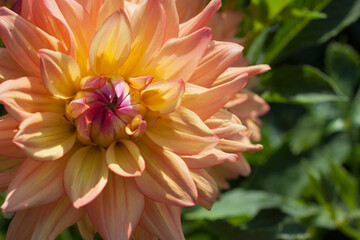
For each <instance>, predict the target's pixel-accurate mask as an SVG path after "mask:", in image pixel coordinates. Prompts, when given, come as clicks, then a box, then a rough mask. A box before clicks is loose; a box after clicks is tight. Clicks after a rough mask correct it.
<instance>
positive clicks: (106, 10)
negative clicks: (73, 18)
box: [96, 0, 124, 28]
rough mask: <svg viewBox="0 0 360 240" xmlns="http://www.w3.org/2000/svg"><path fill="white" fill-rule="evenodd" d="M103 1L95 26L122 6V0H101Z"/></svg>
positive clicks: (98, 25) (99, 24) (99, 25)
mask: <svg viewBox="0 0 360 240" xmlns="http://www.w3.org/2000/svg"><path fill="white" fill-rule="evenodd" d="M103 2H104V3H103V4H102V5H101V8H100V10H99V13H98V16H97V22H96V25H97V28H99V27H101V25H102V24H103V23H104V22H105V21H106V19H107V18H108V17H109V16H111V15H112V14H113V13H114V12H115V11H117V10H119V9H120V8H124V0H105V1H104V0H103Z"/></svg>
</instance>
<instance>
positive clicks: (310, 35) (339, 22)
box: [268, 0, 360, 62]
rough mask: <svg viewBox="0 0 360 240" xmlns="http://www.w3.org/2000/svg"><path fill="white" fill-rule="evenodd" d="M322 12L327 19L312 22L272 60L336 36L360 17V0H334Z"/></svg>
mask: <svg viewBox="0 0 360 240" xmlns="http://www.w3.org/2000/svg"><path fill="white" fill-rule="evenodd" d="M320 10H321V9H319V10H317V11H320ZM321 12H322V13H324V14H326V15H327V18H326V19H320V20H314V21H311V22H310V23H309V24H308V25H307V26H306V27H305V28H304V29H303V30H302V31H301V32H300V31H299V32H298V33H297V34H296V36H294V38H293V39H292V41H291V42H289V44H288V46H287V47H286V48H285V49H284V50H283V51H282V52H280V51H277V53H278V54H275V53H274V54H273V57H272V58H270V60H272V59H274V58H275V57H278V59H280V58H282V57H284V56H286V55H289V54H292V53H294V52H297V51H299V49H301V48H303V47H308V46H312V45H316V44H321V43H324V42H326V41H328V40H329V39H330V38H332V37H334V36H336V35H337V34H339V32H340V31H342V30H343V29H344V28H345V27H347V26H349V25H350V24H352V23H353V22H355V21H356V20H357V19H358V18H359V17H360V0H342V1H339V0H333V1H331V2H330V3H329V4H328V5H327V6H326V7H325V8H324V9H323V10H321ZM294 26H295V25H294ZM284 34H286V32H285V31H284V33H283V34H282V35H284ZM274 44H275V42H274ZM280 54H281V56H280ZM268 62H271V61H268Z"/></svg>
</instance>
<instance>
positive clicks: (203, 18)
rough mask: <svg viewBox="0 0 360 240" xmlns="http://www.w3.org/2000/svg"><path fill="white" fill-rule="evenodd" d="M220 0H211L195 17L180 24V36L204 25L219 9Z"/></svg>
mask: <svg viewBox="0 0 360 240" xmlns="http://www.w3.org/2000/svg"><path fill="white" fill-rule="evenodd" d="M220 7H221V0H212V1H210V3H209V4H208V5H207V6H206V8H205V9H204V10H203V11H202V12H200V13H199V14H198V15H196V16H195V17H193V18H191V19H190V20H188V21H186V22H185V23H182V24H180V36H186V35H189V34H191V33H193V32H195V31H197V30H198V29H200V28H202V27H205V26H206V24H207V22H208V21H209V20H210V19H211V18H212V17H213V16H214V14H215V13H216V12H217V11H218V10H219V9H220Z"/></svg>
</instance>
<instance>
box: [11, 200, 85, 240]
mask: <svg viewBox="0 0 360 240" xmlns="http://www.w3.org/2000/svg"><path fill="white" fill-rule="evenodd" d="M84 214H85V212H84V210H83V209H80V210H77V209H75V208H73V207H72V206H71V204H70V202H69V200H68V199H67V197H66V196H63V197H62V198H60V199H59V200H57V201H56V202H54V203H51V204H47V205H44V206H41V207H36V208H30V209H26V210H23V211H18V212H16V214H15V217H14V218H13V220H12V221H11V223H10V226H9V229H8V232H7V235H6V239H8V240H29V239H31V240H37V239H55V238H56V237H57V236H58V235H59V234H60V233H61V232H62V231H64V230H65V229H66V228H68V227H70V226H71V225H72V224H74V223H75V222H77V221H78V220H80V219H81V217H82V216H83V215H84Z"/></svg>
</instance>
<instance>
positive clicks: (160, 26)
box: [124, 0, 166, 76]
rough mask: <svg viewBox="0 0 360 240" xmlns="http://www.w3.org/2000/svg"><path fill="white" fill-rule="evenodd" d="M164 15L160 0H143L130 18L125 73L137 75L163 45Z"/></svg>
mask: <svg viewBox="0 0 360 240" xmlns="http://www.w3.org/2000/svg"><path fill="white" fill-rule="evenodd" d="M165 21H166V16H165V11H164V8H163V6H162V4H161V0H145V1H143V2H142V4H141V5H140V6H139V7H138V8H137V9H136V11H135V13H134V15H133V16H132V20H131V31H132V34H133V41H132V44H131V54H130V56H129V58H128V60H127V61H126V63H125V64H124V68H125V73H124V74H125V75H127V76H129V75H130V76H131V75H137V74H136V73H138V72H140V71H141V70H143V69H144V68H145V67H146V66H147V65H148V63H149V62H150V61H151V59H153V57H154V56H155V54H156V53H157V52H158V51H159V49H160V48H161V46H162V45H163V42H164V38H165V30H166V22H165Z"/></svg>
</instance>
